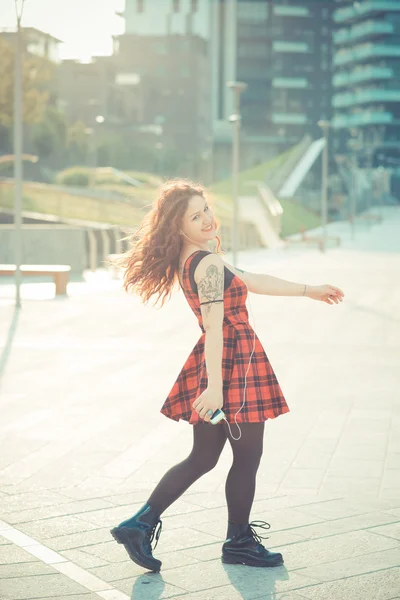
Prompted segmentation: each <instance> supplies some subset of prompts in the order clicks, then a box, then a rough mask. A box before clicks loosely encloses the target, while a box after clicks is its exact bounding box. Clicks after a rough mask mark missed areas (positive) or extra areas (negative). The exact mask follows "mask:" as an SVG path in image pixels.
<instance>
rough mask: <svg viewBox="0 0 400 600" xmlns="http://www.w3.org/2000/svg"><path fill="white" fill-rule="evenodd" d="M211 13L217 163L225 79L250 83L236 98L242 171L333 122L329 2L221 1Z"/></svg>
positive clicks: (225, 112)
mask: <svg viewBox="0 0 400 600" xmlns="http://www.w3.org/2000/svg"><path fill="white" fill-rule="evenodd" d="M212 10H213V12H214V16H213V19H212V21H213V23H214V29H213V31H212V35H211V48H212V52H211V55H212V56H211V60H212V64H213V72H214V73H216V74H217V75H216V76H215V79H214V81H213V96H214V95H215V96H216V102H215V104H216V109H217V110H216V111H214V139H215V142H216V149H215V157H216V161H217V162H218V160H219V159H221V157H222V156H221V155H223V154H225V155H226V156H227V155H228V154H229V139H230V135H231V134H230V129H229V125H228V124H227V117H228V116H229V113H230V112H231V110H232V98H231V97H230V94H231V92H230V90H229V89H227V88H226V81H228V80H229V79H237V80H240V81H244V82H245V83H247V85H248V88H247V90H246V91H245V92H244V93H243V94H242V97H241V114H242V129H243V135H242V164H243V165H244V166H246V165H247V166H250V165H252V164H254V163H256V162H260V161H263V160H265V159H266V158H268V157H270V156H273V155H275V154H277V153H278V152H281V151H283V150H285V149H286V148H288V147H290V146H292V145H293V144H296V143H297V142H299V141H300V140H301V139H302V138H303V136H304V135H306V134H309V135H311V136H312V137H317V136H319V135H320V133H321V132H320V130H319V128H318V125H317V123H318V121H319V120H320V119H321V118H322V119H329V118H330V117H331V89H332V27H331V23H332V20H331V17H332V2H329V1H318V0H301V1H300V0H279V1H278V0H237V1H236V2H222V1H220V2H216V3H214V6H213V8H212ZM224 143H225V151H224ZM222 162H224V161H221V163H222Z"/></svg>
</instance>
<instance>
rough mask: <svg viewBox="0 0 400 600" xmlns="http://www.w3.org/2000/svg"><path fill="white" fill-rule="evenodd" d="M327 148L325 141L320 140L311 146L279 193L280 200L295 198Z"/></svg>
mask: <svg viewBox="0 0 400 600" xmlns="http://www.w3.org/2000/svg"><path fill="white" fill-rule="evenodd" d="M324 146H325V139H324V138H320V139H319V140H315V141H314V142H312V144H310V146H309V147H308V149H307V151H306V152H305V154H304V155H303V156H302V158H301V159H300V160H299V162H298V163H297V165H296V167H295V168H294V169H293V171H292V172H291V174H290V175H289V177H288V178H287V180H286V181H285V183H284V184H283V186H282V187H281V189H280V190H279V192H278V197H279V198H293V196H294V195H295V193H296V191H297V189H298V188H299V186H300V185H301V183H302V181H303V180H304V178H305V176H306V175H307V173H308V172H309V170H310V169H311V167H312V166H313V164H314V163H315V161H316V160H317V158H318V157H319V155H320V154H321V152H322V150H323V149H324Z"/></svg>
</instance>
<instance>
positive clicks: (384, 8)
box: [333, 0, 400, 166]
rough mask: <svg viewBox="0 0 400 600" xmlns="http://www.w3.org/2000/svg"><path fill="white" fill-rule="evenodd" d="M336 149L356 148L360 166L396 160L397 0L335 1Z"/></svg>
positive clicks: (399, 123) (399, 109)
mask: <svg viewBox="0 0 400 600" xmlns="http://www.w3.org/2000/svg"><path fill="white" fill-rule="evenodd" d="M335 8H336V10H335V11H334V14H333V19H334V22H335V24H336V31H335V33H334V36H333V37H334V44H335V53H334V69H335V72H334V77H333V85H334V90H335V93H334V96H333V107H334V118H333V125H334V127H335V132H336V135H335V138H336V139H335V145H336V151H338V152H343V153H347V152H349V151H351V150H352V149H353V150H354V147H356V149H357V150H358V156H357V158H358V162H359V165H361V166H364V165H365V164H369V166H373V165H375V166H377V165H383V166H390V163H391V161H396V157H397V160H398V159H399V158H400V153H399V150H398V141H399V137H400V1H397V0H386V1H385V0H373V1H372V0H369V1H366V0H360V1H359V2H345V1H343V0H341V1H337V2H336V7H335Z"/></svg>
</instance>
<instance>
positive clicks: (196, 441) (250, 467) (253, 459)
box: [147, 422, 264, 523]
mask: <svg viewBox="0 0 400 600" xmlns="http://www.w3.org/2000/svg"><path fill="white" fill-rule="evenodd" d="M231 428H232V433H233V435H234V436H235V437H238V434H239V431H238V429H237V427H236V425H233V426H232V425H231ZM240 429H241V430H242V437H241V438H240V440H233V439H232V438H231V437H230V435H229V430H228V426H227V424H226V423H223V424H222V425H211V424H210V423H199V424H198V425H193V449H192V451H191V453H190V454H189V456H188V457H187V458H186V459H185V460H183V461H182V462H180V463H178V464H177V465H175V466H174V467H172V468H171V469H169V471H167V472H166V473H165V475H164V477H163V478H162V479H161V481H160V482H159V484H158V485H157V487H156V488H155V490H154V491H153V493H152V494H151V496H150V498H149V499H148V501H147V503H148V504H150V505H151V506H152V507H153V508H154V509H155V511H156V512H158V514H159V515H161V513H162V512H164V511H165V510H166V509H167V508H168V506H170V505H171V504H172V503H173V502H175V500H177V499H178V498H179V497H180V496H181V495H182V494H183V493H184V492H185V491H186V490H187V489H188V488H189V487H190V486H191V485H192V484H193V483H194V482H195V481H196V480H197V479H199V478H200V477H201V476H202V475H204V474H205V473H208V471H211V469H213V468H214V467H215V465H216V464H217V462H218V459H219V457H220V454H221V452H222V450H223V448H224V446H225V442H226V440H227V439H228V440H229V442H230V444H231V447H232V452H233V463H232V466H231V468H230V471H229V473H228V477H227V479H226V485H225V494H226V502H227V506H228V520H229V521H231V522H232V523H248V521H249V516H250V510H251V507H252V504H253V500H254V494H255V489H256V474H257V469H258V466H259V464H260V460H261V456H262V451H263V437H264V422H262V423H240Z"/></svg>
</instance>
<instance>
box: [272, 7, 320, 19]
mask: <svg viewBox="0 0 400 600" xmlns="http://www.w3.org/2000/svg"><path fill="white" fill-rule="evenodd" d="M273 11H274V15H277V16H279V17H309V16H311V15H310V11H309V9H308V8H306V7H305V6H274V7H273Z"/></svg>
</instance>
